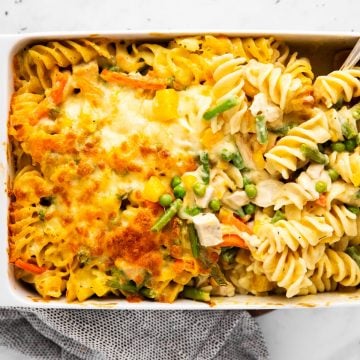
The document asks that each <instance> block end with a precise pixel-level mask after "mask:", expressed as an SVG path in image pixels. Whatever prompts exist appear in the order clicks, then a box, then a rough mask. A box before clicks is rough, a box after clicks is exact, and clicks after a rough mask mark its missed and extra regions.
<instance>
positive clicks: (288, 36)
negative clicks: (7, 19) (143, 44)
mask: <svg viewBox="0 0 360 360" xmlns="http://www.w3.org/2000/svg"><path fill="white" fill-rule="evenodd" d="M202 33H211V34H225V35H228V36H240V37H248V36H255V37H256V36H257V37H258V36H270V35H271V36H274V37H276V38H277V39H280V40H285V41H287V42H288V44H289V45H293V46H294V48H295V49H296V50H297V51H300V52H301V55H303V56H307V57H309V58H310V60H311V63H312V64H313V68H314V71H315V73H316V74H319V73H322V74H324V73H327V72H329V71H331V70H332V65H333V59H334V54H335V53H336V52H338V51H341V50H344V49H349V48H351V47H352V46H353V45H354V44H355V42H356V40H357V38H359V36H360V34H359V33H299V32H292V33H285V32H262V31H254V32H240V31H233V32H229V31H211V32H206V31H191V32H187V33H184V32H177V31H172V32H167V33H165V32H164V31H161V32H152V33H147V32H145V31H144V32H130V31H127V32H124V33H111V32H102V33H101V34H96V35H92V34H89V33H85V32H82V33H79V32H77V33H49V34H28V35H9V36H0V79H1V83H2V90H1V91H0V119H1V122H0V144H1V145H0V229H2V230H1V232H0V278H1V281H0V294H1V295H0V306H24V307H37V308H66V309H70V308H73V309H90V308H96V309H149V310H150V309H151V310H160V309H161V310H165V309H169V310H175V309H181V310H195V309H196V310H198V309H217V310H219V309H224V310H231V309H277V308H301V307H326V306H331V307H335V306H356V305H358V304H360V289H359V290H358V291H356V292H351V293H325V294H318V295H308V296H300V297H295V298H292V299H286V298H285V297H279V296H267V297H255V296H252V295H236V296H235V297H231V298H221V297H218V298H213V300H214V303H215V305H214V306H212V307H210V306H209V305H207V304H204V303H200V302H195V301H190V300H177V301H175V303H173V304H165V303H155V302H149V301H143V302H140V303H130V302H127V301H126V300H123V299H117V298H113V299H92V300H88V301H85V302H83V303H76V302H75V303H66V301H65V300H64V299H62V300H43V299H42V298H41V297H40V296H39V295H37V294H36V293H35V292H31V291H29V290H28V289H27V288H25V287H24V286H23V285H22V284H21V283H20V282H18V281H16V280H15V278H14V276H13V268H12V265H9V263H8V230H7V229H8V224H7V223H8V197H7V186H8V182H9V181H10V180H9V179H10V178H11V164H10V161H9V154H8V139H7V121H8V113H9V106H10V99H11V95H12V91H13V80H12V58H13V56H14V54H15V53H16V52H17V51H19V50H20V49H21V48H22V47H23V46H25V45H27V44H28V43H30V42H34V41H38V40H45V39H46V40H47V39H64V38H79V37H89V36H101V37H111V38H118V39H153V40H156V39H162V38H171V37H174V36H179V35H194V34H202Z"/></svg>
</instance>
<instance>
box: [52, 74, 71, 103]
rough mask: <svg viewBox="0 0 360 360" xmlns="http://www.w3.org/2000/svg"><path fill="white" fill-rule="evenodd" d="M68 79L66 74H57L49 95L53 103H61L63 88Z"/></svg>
mask: <svg viewBox="0 0 360 360" xmlns="http://www.w3.org/2000/svg"><path fill="white" fill-rule="evenodd" d="M68 79H69V75H68V74H63V73H60V72H59V73H58V74H57V77H56V81H55V84H54V87H53V88H52V90H51V92H50V97H51V98H52V100H53V102H54V104H55V105H59V104H60V103H62V101H63V98H64V89H65V85H66V83H67V81H68Z"/></svg>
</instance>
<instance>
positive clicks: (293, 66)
mask: <svg viewBox="0 0 360 360" xmlns="http://www.w3.org/2000/svg"><path fill="white" fill-rule="evenodd" d="M297 56H298V53H297V52H295V53H293V54H292V55H291V57H290V59H289V60H288V61H287V64H286V65H285V68H284V74H291V75H292V77H293V78H294V79H300V81H301V83H302V84H303V85H311V84H312V80H313V79H314V73H313V71H312V68H311V64H310V61H309V60H308V59H307V58H298V57H297Z"/></svg>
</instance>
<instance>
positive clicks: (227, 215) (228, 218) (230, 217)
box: [219, 211, 253, 235]
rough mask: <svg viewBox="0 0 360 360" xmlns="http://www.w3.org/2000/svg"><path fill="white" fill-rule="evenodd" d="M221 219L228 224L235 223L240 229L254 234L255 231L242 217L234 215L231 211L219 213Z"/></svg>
mask: <svg viewBox="0 0 360 360" xmlns="http://www.w3.org/2000/svg"><path fill="white" fill-rule="evenodd" d="M219 220H220V222H221V223H223V224H226V225H234V226H235V227H236V228H237V229H238V230H240V231H243V232H246V233H248V234H250V235H252V234H253V231H252V230H251V229H250V228H249V227H248V226H247V225H246V224H245V223H244V222H243V221H241V220H240V219H238V218H237V217H235V216H234V214H233V213H232V212H230V211H226V212H221V211H220V213H219Z"/></svg>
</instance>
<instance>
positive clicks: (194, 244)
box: [188, 223, 200, 259]
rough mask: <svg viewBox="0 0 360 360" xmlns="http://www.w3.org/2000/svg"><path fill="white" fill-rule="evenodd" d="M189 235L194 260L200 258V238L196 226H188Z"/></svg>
mask: <svg viewBox="0 0 360 360" xmlns="http://www.w3.org/2000/svg"><path fill="white" fill-rule="evenodd" d="M188 235H189V240H190V245H191V252H192V254H193V256H194V258H196V259H197V258H198V257H199V255H200V241H199V237H198V235H197V232H196V229H195V226H194V224H192V223H191V224H188Z"/></svg>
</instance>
